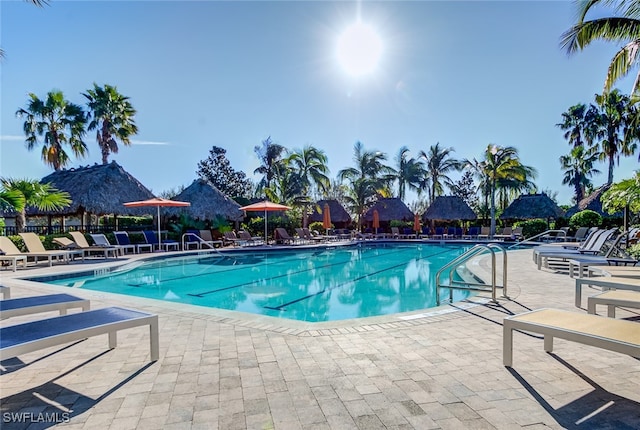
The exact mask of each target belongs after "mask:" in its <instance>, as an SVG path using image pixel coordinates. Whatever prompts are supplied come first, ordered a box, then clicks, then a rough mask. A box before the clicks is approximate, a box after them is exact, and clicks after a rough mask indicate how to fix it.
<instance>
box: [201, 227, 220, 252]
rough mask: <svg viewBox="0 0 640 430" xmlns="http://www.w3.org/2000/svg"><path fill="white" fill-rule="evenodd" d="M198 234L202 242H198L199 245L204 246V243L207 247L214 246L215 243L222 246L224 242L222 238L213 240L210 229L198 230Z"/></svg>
mask: <svg viewBox="0 0 640 430" xmlns="http://www.w3.org/2000/svg"><path fill="white" fill-rule="evenodd" d="M199 236H200V239H201V240H202V242H200V246H201V247H202V248H204V246H205V245H206V246H207V247H209V248H215V247H216V245H220V246H223V245H224V243H223V241H222V240H215V239H214V238H213V235H212V234H211V230H199Z"/></svg>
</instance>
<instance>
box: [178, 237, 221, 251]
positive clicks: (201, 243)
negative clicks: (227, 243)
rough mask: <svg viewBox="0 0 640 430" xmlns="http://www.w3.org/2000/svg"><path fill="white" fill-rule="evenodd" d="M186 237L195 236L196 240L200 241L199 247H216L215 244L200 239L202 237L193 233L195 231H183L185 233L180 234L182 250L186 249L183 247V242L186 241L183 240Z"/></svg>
mask: <svg viewBox="0 0 640 430" xmlns="http://www.w3.org/2000/svg"><path fill="white" fill-rule="evenodd" d="M187 237H195V238H196V239H197V241H198V242H200V247H201V248H202V245H207V246H208V247H209V248H211V249H216V247H215V246H213V245H212V244H210V243H208V242H207V241H205V240H204V239H202V238H201V237H200V236H198V235H197V234H195V233H185V234H183V235H182V249H183V250H184V249H186V248H185V247H184V244H185V243H186V242H185V239H186V238H187Z"/></svg>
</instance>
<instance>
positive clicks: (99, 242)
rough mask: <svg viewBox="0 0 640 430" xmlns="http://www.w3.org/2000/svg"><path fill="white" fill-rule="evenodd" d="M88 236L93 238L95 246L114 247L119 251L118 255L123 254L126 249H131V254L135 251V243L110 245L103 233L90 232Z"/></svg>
mask: <svg viewBox="0 0 640 430" xmlns="http://www.w3.org/2000/svg"><path fill="white" fill-rule="evenodd" d="M89 236H91V239H93V243H95V244H96V246H101V247H103V248H116V249H117V250H118V251H119V252H120V255H125V254H126V253H127V251H131V253H132V254H135V253H136V246H135V245H112V244H111V242H109V239H107V236H105V235H104V234H103V233H90V234H89Z"/></svg>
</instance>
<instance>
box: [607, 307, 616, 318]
mask: <svg viewBox="0 0 640 430" xmlns="http://www.w3.org/2000/svg"><path fill="white" fill-rule="evenodd" d="M607 316H608V317H609V318H615V317H616V305H607Z"/></svg>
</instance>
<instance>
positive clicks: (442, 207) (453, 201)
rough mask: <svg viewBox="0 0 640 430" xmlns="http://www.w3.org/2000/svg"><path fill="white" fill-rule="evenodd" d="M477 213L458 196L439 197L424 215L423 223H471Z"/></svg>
mask: <svg viewBox="0 0 640 430" xmlns="http://www.w3.org/2000/svg"><path fill="white" fill-rule="evenodd" d="M476 218H477V215H476V213H475V212H474V211H473V209H471V208H470V207H469V205H468V204H467V203H466V202H465V201H464V200H462V199H461V198H460V197H458V196H438V197H436V198H435V200H434V201H433V202H432V203H431V204H430V205H429V207H428V208H427V210H426V211H425V213H424V214H423V215H422V219H423V221H425V222H426V221H427V220H428V221H471V220H474V219H476Z"/></svg>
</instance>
